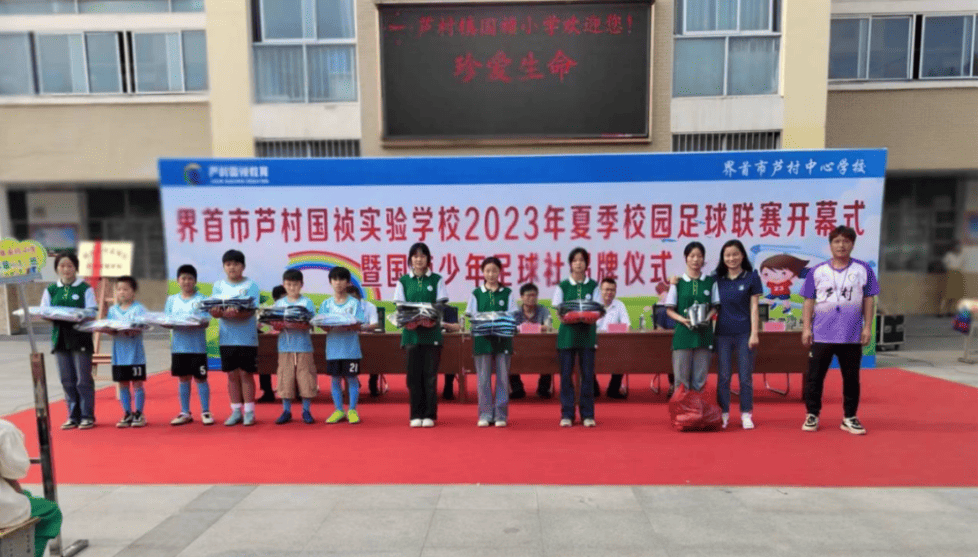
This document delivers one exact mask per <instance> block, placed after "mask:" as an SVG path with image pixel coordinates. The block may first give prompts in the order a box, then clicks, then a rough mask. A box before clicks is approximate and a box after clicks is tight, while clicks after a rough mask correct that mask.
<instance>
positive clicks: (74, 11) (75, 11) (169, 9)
mask: <svg viewBox="0 0 978 557" xmlns="http://www.w3.org/2000/svg"><path fill="white" fill-rule="evenodd" d="M71 6H72V8H73V9H72V11H70V12H9V13H6V14H3V15H26V16H32V17H33V16H39V15H40V16H43V15H76V14H83V15H119V14H197V13H206V12H207V2H206V0H204V7H203V9H201V10H199V11H198V10H181V11H174V10H173V0H167V1H166V8H167V9H166V11H162V12H141V11H137V12H107V13H95V12H83V11H81V8H80V5H79V3H78V0H72V1H71Z"/></svg>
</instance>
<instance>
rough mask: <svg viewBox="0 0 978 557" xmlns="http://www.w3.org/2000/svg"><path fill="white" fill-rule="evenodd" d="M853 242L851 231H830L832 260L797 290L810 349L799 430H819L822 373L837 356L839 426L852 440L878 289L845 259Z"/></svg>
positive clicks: (867, 272) (860, 430) (865, 270)
mask: <svg viewBox="0 0 978 557" xmlns="http://www.w3.org/2000/svg"><path fill="white" fill-rule="evenodd" d="M855 243H856V231H855V230H853V229H852V228H849V227H848V226H838V227H836V228H835V229H834V230H832V232H831V233H829V245H830V246H831V249H832V259H830V260H828V261H826V262H824V263H821V264H819V265H816V266H815V267H813V268H812V269H811V270H810V271H809V272H808V276H807V277H806V278H805V284H804V285H803V286H802V287H801V295H802V297H804V298H805V307H804V311H803V314H802V315H803V317H802V319H803V321H804V327H805V328H804V331H803V332H802V333H801V341H802V343H803V344H804V345H805V346H808V347H810V351H809V353H808V373H806V374H805V387H804V395H803V396H804V399H805V408H806V410H807V411H808V415H807V416H805V423H804V424H803V425H802V426H801V429H802V430H803V431H817V430H818V415H819V412H821V410H822V387H823V385H824V384H825V374H826V373H827V372H828V370H829V365H830V364H831V363H832V357H833V356H836V357H838V358H839V368H840V369H841V371H842V399H843V400H842V409H843V413H844V416H843V419H842V425H841V426H840V427H841V428H842V429H843V430H844V431H848V432H849V433H853V434H855V435H865V434H866V429H865V428H864V427H863V426H862V424H861V423H860V422H859V418H857V417H856V410H857V409H858V407H859V365H860V363H861V361H862V355H863V346H865V345H867V344H869V342H870V340H871V339H872V338H873V334H872V328H873V312H874V307H873V305H874V302H875V298H874V297H875V296H876V295H877V294H879V293H880V285H879V283H878V282H877V281H876V275H875V274H874V273H873V270H872V269H870V268H869V265H867V264H866V263H864V262H862V261H859V260H857V259H852V258H851V257H849V254H851V253H852V248H853V246H854V245H855Z"/></svg>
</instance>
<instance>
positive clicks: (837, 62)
mask: <svg viewBox="0 0 978 557" xmlns="http://www.w3.org/2000/svg"><path fill="white" fill-rule="evenodd" d="M911 24H912V18H911V17H909V16H899V17H872V18H869V17H864V18H851V19H849V18H847V19H834V20H832V28H831V29H832V30H831V48H830V52H829V79H907V78H908V77H909V76H910V59H911V58H910V48H911V47H910V45H911V43H910V39H911V36H912V33H911Z"/></svg>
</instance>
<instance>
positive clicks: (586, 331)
mask: <svg viewBox="0 0 978 557" xmlns="http://www.w3.org/2000/svg"><path fill="white" fill-rule="evenodd" d="M567 261H568V263H569V264H570V270H571V276H570V278H568V279H567V280H565V281H563V282H561V283H560V284H559V285H557V289H556V290H555V291H554V295H553V300H552V301H551V303H552V305H553V307H555V308H556V307H558V306H560V304H562V303H564V302H565V301H570V300H594V299H595V295H594V293H595V291H596V290H597V288H598V283H597V282H595V281H593V280H591V279H589V278H588V277H587V269H588V265H589V264H590V262H591V256H590V255H589V254H588V252H587V250H585V249H584V248H581V247H577V248H574V249H573V250H571V252H570V255H569V256H567ZM595 348H597V327H596V326H595V325H588V324H586V323H574V324H568V323H564V322H563V321H561V323H560V328H559V329H558V330H557V353H558V355H559V358H560V427H571V426H572V425H573V424H574V412H575V409H574V381H573V375H574V360H575V359H576V360H577V361H578V363H579V365H580V367H581V399H580V402H579V404H580V411H581V421H582V423H583V425H584V427H594V426H596V425H597V423H596V422H595V421H594V351H595Z"/></svg>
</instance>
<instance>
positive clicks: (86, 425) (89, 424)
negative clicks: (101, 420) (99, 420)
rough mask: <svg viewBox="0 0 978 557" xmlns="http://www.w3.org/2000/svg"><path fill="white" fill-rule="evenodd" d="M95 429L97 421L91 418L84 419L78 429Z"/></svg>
mask: <svg viewBox="0 0 978 557" xmlns="http://www.w3.org/2000/svg"><path fill="white" fill-rule="evenodd" d="M93 427H95V420H93V419H91V418H82V421H81V423H79V424H78V429H92V428H93Z"/></svg>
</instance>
